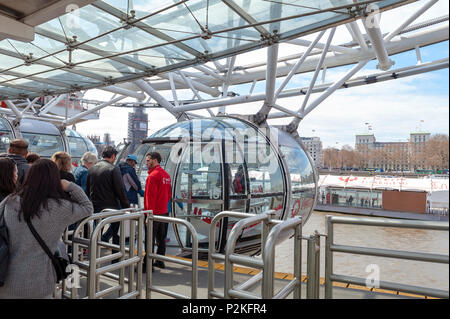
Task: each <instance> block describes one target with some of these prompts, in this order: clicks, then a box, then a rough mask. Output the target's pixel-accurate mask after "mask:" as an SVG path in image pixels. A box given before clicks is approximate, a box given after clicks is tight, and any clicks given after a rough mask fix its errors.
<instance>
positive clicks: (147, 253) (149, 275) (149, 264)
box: [145, 213, 153, 299]
mask: <svg viewBox="0 0 450 319" xmlns="http://www.w3.org/2000/svg"><path fill="white" fill-rule="evenodd" d="M151 216H153V213H150V214H148V215H147V225H146V227H147V241H146V243H145V258H146V260H145V261H146V279H147V280H146V281H147V282H146V286H145V289H146V290H145V291H146V293H145V295H146V298H147V299H151V297H152V296H151V290H150V287H151V285H152V263H153V259H151V258H150V254H151V253H153V218H150V217H151Z"/></svg>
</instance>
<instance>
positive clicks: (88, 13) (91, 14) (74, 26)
mask: <svg viewBox="0 0 450 319" xmlns="http://www.w3.org/2000/svg"><path fill="white" fill-rule="evenodd" d="M121 26H122V24H121V23H120V21H119V19H117V18H115V17H113V16H112V15H110V14H108V13H106V12H104V11H103V10H100V9H97V8H96V7H94V6H92V5H89V6H85V7H82V8H80V9H79V10H76V11H74V13H66V14H65V15H63V16H61V17H59V18H56V19H53V20H50V21H48V22H46V23H44V24H41V25H40V26H39V28H38V30H44V31H50V32H52V33H55V34H57V35H59V36H60V37H63V39H65V38H69V39H72V38H73V36H76V40H77V42H78V43H80V42H84V41H88V40H90V39H92V38H94V37H97V36H100V35H102V34H104V33H106V32H109V31H111V30H114V29H116V28H120V27H121Z"/></svg>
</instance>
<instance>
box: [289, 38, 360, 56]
mask: <svg viewBox="0 0 450 319" xmlns="http://www.w3.org/2000/svg"><path fill="white" fill-rule="evenodd" d="M288 43H292V44H296V45H301V46H304V47H308V46H310V45H311V44H312V41H308V40H304V39H293V40H290V41H288ZM315 47H316V48H319V49H322V50H323V49H324V48H325V43H317V44H316V45H315ZM329 48H330V50H331V51H334V52H339V53H342V54H355V49H351V48H346V47H343V46H340V45H330V46H329Z"/></svg>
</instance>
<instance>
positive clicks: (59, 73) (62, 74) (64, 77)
mask: <svg viewBox="0 0 450 319" xmlns="http://www.w3.org/2000/svg"><path fill="white" fill-rule="evenodd" d="M76 69H78V68H75V70H76ZM40 76H41V77H45V78H48V79H51V80H55V81H59V82H64V83H67V84H73V83H77V84H78V85H81V84H92V83H95V82H97V80H95V79H92V78H88V77H85V76H82V75H79V74H75V73H72V72H67V71H63V70H55V71H51V72H47V73H44V74H41V75H40Z"/></svg>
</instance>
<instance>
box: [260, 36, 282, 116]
mask: <svg viewBox="0 0 450 319" xmlns="http://www.w3.org/2000/svg"><path fill="white" fill-rule="evenodd" d="M277 61H278V43H276V44H273V45H271V46H270V47H268V48H267V68H266V94H265V95H266V98H265V99H264V104H263V106H262V107H261V109H260V110H259V112H258V113H257V114H256V116H257V119H256V121H263V120H265V119H266V117H267V115H268V114H269V112H270V109H271V108H272V105H273V104H274V103H275V82H276V80H277Z"/></svg>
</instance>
